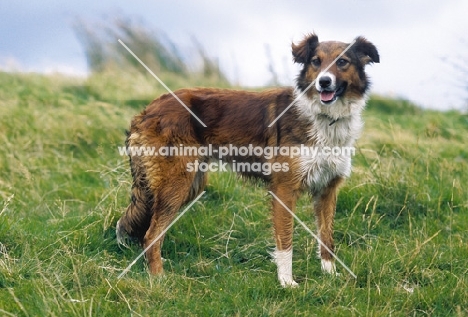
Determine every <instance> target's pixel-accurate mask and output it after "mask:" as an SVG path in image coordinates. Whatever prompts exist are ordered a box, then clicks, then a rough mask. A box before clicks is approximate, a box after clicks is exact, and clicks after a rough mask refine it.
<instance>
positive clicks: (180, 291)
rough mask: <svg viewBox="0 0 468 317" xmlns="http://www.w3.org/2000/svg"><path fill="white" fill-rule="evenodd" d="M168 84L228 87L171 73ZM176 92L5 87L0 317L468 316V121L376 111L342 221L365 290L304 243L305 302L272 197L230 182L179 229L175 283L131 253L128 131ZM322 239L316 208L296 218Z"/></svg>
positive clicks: (105, 78) (399, 109) (115, 81)
mask: <svg viewBox="0 0 468 317" xmlns="http://www.w3.org/2000/svg"><path fill="white" fill-rule="evenodd" d="M162 77H163V79H164V81H165V82H166V84H167V85H168V86H169V87H171V88H173V89H175V88H177V87H182V86H194V85H206V86H212V85H216V82H209V81H206V80H203V79H190V78H189V79H181V78H180V77H175V76H171V75H169V74H166V75H164V76H162ZM162 92H164V91H163V88H161V87H160V86H159V84H158V83H157V82H156V81H155V80H154V79H152V78H151V77H148V76H146V75H144V74H143V73H138V72H134V71H132V72H131V73H126V72H124V71H107V72H104V73H101V74H99V75H93V76H92V77H90V78H88V79H74V78H66V77H62V76H58V75H57V76H41V75H33V74H26V75H25V74H6V73H0V139H1V144H2V145H3V146H2V148H1V149H0V315H2V316H130V315H131V316H140V315H141V316H173V315H174V316H178V315H180V316H220V315H222V316H232V315H233V316H296V315H298V316H312V315H318V316H363V315H364V316H367V315H370V316H389V315H392V316H408V315H410V316H416V315H417V316H426V315H428V316H429V315H430V316H466V315H468V285H467V284H468V281H467V273H468V272H467V271H468V244H467V241H468V212H467V211H468V197H467V193H466V184H467V183H468V149H467V147H466V145H467V144H468V117H467V116H466V115H462V114H460V113H457V112H447V113H441V112H434V111H422V110H420V109H418V108H416V107H414V106H413V105H411V104H410V103H408V102H406V101H401V100H390V99H383V98H373V99H372V100H371V101H370V103H369V107H368V109H367V110H366V112H365V121H366V126H365V130H364V133H363V136H362V138H361V139H360V141H359V143H358V151H357V155H356V157H355V158H354V172H353V175H352V177H351V178H350V180H349V181H348V182H347V183H346V185H345V186H344V187H343V189H342V191H341V193H340V197H339V203H338V208H337V209H338V210H337V215H336V225H335V226H336V231H335V239H336V244H337V254H338V256H339V257H340V258H341V259H342V260H343V261H344V262H345V263H346V264H348V265H349V266H350V268H351V269H352V270H353V271H354V272H355V273H356V274H357V276H358V278H357V279H354V278H352V277H351V276H350V275H349V274H348V273H347V272H346V271H345V270H344V269H342V268H341V267H338V270H339V271H340V272H341V276H340V277H338V278H333V277H329V276H325V275H323V274H322V273H321V272H320V264H319V260H318V259H317V258H316V247H317V246H316V242H315V241H314V240H313V239H312V237H310V236H309V234H308V233H307V232H305V231H304V230H303V229H302V228H300V227H299V226H296V229H295V232H294V239H295V241H294V250H295V255H294V275H295V278H296V281H298V282H299V283H300V287H299V288H297V289H282V288H281V287H280V286H279V283H278V282H277V280H276V273H275V265H274V264H273V263H272V262H271V261H270V256H269V254H268V252H269V251H271V250H272V248H273V239H272V236H271V226H270V222H269V218H270V215H269V211H268V210H269V207H270V197H268V196H267V195H266V191H265V189H264V188H263V186H261V185H254V184H246V183H243V182H240V181H237V180H236V177H235V176H234V175H232V174H228V173H214V174H212V175H211V176H210V184H209V186H208V188H207V194H205V196H204V197H203V198H202V199H201V200H200V201H199V202H198V203H196V204H195V205H194V207H193V208H192V209H191V210H190V211H189V212H188V213H187V214H186V215H185V216H184V217H183V218H182V219H181V220H180V221H179V222H178V223H177V224H176V225H175V226H174V227H173V228H172V229H171V230H170V231H169V233H168V235H167V237H166V240H165V245H164V250H163V256H164V257H165V258H167V261H166V262H165V269H166V272H167V274H166V276H165V277H163V278H154V277H151V276H149V275H148V273H147V271H146V268H145V263H144V261H142V260H140V261H139V262H138V263H137V264H136V265H135V266H134V267H133V268H132V269H131V271H130V272H129V273H128V274H127V275H126V276H125V277H124V278H123V279H122V280H120V281H119V280H117V276H118V274H119V273H120V272H122V270H123V269H124V268H125V267H126V266H127V265H128V264H129V263H130V262H131V261H132V260H133V259H134V258H135V257H136V255H137V254H138V253H139V252H140V249H139V248H137V247H135V248H134V249H133V250H122V249H120V248H119V247H118V246H117V244H116V241H115V233H114V229H115V223H116V221H117V219H118V218H119V217H120V215H121V214H122V213H123V212H124V210H125V208H126V206H127V204H128V202H129V189H130V172H129V168H128V163H127V158H126V157H121V156H119V155H118V151H117V146H120V145H123V142H124V130H125V129H126V128H128V125H129V122H130V119H131V117H132V116H133V115H135V114H136V113H138V112H139V111H140V110H141V109H143V108H144V106H145V105H146V104H147V103H148V101H149V100H151V99H153V98H154V97H156V96H158V95H159V94H160V93H162ZM297 214H298V216H299V217H300V218H301V219H303V220H304V221H305V222H306V223H307V224H308V225H309V226H310V227H311V228H312V229H314V228H315V222H314V219H313V216H312V213H311V205H310V202H309V199H308V197H303V198H302V199H301V201H300V203H299V205H298V208H297Z"/></svg>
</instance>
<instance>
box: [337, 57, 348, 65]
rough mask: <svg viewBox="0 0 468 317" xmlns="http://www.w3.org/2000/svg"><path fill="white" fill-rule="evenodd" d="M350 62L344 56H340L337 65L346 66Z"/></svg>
mask: <svg viewBox="0 0 468 317" xmlns="http://www.w3.org/2000/svg"><path fill="white" fill-rule="evenodd" d="M348 64H349V62H348V61H347V60H345V59H344V58H340V59H339V60H338V61H337V62H336V65H338V67H345V66H346V65H348Z"/></svg>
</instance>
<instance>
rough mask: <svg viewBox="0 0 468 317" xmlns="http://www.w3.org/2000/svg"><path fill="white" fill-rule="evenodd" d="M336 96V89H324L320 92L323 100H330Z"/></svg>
mask: <svg viewBox="0 0 468 317" xmlns="http://www.w3.org/2000/svg"><path fill="white" fill-rule="evenodd" d="M333 97H335V92H334V91H322V92H321V93H320V99H321V100H322V101H330V100H332V99H333Z"/></svg>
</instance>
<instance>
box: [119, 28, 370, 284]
mask: <svg viewBox="0 0 468 317" xmlns="http://www.w3.org/2000/svg"><path fill="white" fill-rule="evenodd" d="M348 45H349V44H347V43H342V42H319V40H318V37H317V36H316V35H315V34H310V35H308V36H306V37H305V38H304V39H303V40H302V41H301V42H300V43H298V44H292V55H293V60H294V62H296V63H299V64H302V65H303V68H302V70H301V72H300V74H299V76H298V78H297V84H296V87H295V88H291V87H286V88H277V89H271V90H266V91H263V92H248V91H237V90H227V89H215V88H191V89H181V90H178V91H176V92H175V94H176V95H177V97H178V98H179V99H180V100H181V101H182V102H183V103H184V104H185V105H187V107H188V108H189V109H190V110H191V111H192V112H193V113H194V114H195V115H196V116H197V117H198V118H199V119H201V121H203V122H204V123H205V124H206V127H204V126H203V125H202V124H201V123H200V122H199V121H198V120H197V119H196V118H195V117H194V116H192V115H191V114H190V113H189V112H188V111H187V110H186V109H185V108H184V107H183V106H182V105H181V104H180V103H179V101H177V100H176V99H175V98H174V97H173V96H172V95H170V94H165V95H162V96H161V97H159V98H158V99H155V100H154V101H152V102H151V104H150V105H149V106H148V107H147V108H146V109H145V110H143V112H141V113H140V114H139V115H137V116H135V117H134V118H133V120H132V123H131V128H130V131H129V133H128V137H127V140H126V145H127V147H150V146H151V147H165V146H166V147H167V146H178V145H184V146H198V147H200V146H206V145H212V146H214V147H220V146H224V145H234V146H238V147H241V146H247V145H250V146H254V147H282V146H299V145H304V146H308V147H318V148H324V147H329V148H333V147H350V146H353V144H354V142H355V141H356V139H357V138H358V137H359V134H360V131H361V128H362V125H363V124H362V121H361V112H362V110H363V108H364V106H365V103H366V92H367V91H368V89H369V80H368V78H367V76H366V73H365V71H364V68H365V66H366V65H367V64H369V63H378V62H379V54H378V52H377V49H376V47H375V46H374V45H373V44H372V43H370V42H369V41H367V40H366V39H365V38H363V37H358V38H356V39H355V42H354V44H353V45H352V46H351V47H349V49H348V50H346V49H347V48H348ZM345 50H346V52H344V51H345ZM343 52H344V54H343ZM340 55H341V56H340ZM335 59H336V61H335ZM312 83H314V84H313V85H312V86H311V87H310V89H308V90H307V87H308V86H309V85H310V84H312ZM295 99H297V100H296V101H295ZM293 102H294V104H293V106H292V107H291V108H290V109H288V111H286V112H285V113H284V114H283V115H282V116H281V117H280V118H279V119H278V120H277V121H275V123H274V124H273V125H272V126H271V127H269V125H270V123H272V122H273V121H274V120H275V119H276V118H278V116H279V115H280V114H281V113H282V112H283V111H284V110H285V109H286V108H287V107H288V106H289V105H290V104H291V103H293ZM210 159H217V157H216V156H215V157H209V155H199V154H197V155H192V156H155V155H148V156H144V155H143V156H138V155H135V156H130V166H131V172H132V176H133V185H132V194H131V203H130V205H129V206H128V209H127V211H126V212H125V214H124V215H123V216H122V217H121V219H120V220H119V221H118V223H117V228H116V231H117V238H118V241H119V243H125V241H126V240H127V239H128V238H134V239H137V240H138V241H139V242H140V243H141V245H142V246H143V247H147V246H148V245H149V244H150V243H151V242H152V241H153V239H155V238H156V237H157V236H158V235H160V233H161V232H162V231H163V230H164V229H165V228H166V227H167V226H168V225H169V224H170V223H171V221H172V220H173V219H174V217H175V215H176V214H177V212H178V211H179V210H180V208H181V207H182V206H184V205H185V204H187V203H189V202H190V201H191V200H193V199H194V198H195V197H197V195H198V194H200V193H201V192H202V191H203V189H204V187H205V184H206V180H207V177H206V174H205V173H204V172H202V171H200V170H198V171H196V170H193V169H188V168H187V166H188V165H190V164H193V163H194V162H195V161H196V160H197V161H198V162H208V161H209V160H210ZM225 159H227V161H230V162H233V161H237V162H250V163H253V162H259V163H272V164H274V163H280V164H281V165H280V166H287V167H288V168H287V169H281V170H280V171H277V172H273V173H271V174H268V175H265V173H262V172H258V171H244V172H242V173H241V174H244V175H247V176H249V177H257V178H261V179H263V180H264V181H265V182H266V184H268V186H269V189H270V190H271V191H272V192H273V193H274V194H275V195H276V196H277V197H278V198H279V200H281V201H282V202H283V203H284V204H285V205H286V206H287V207H288V208H289V209H290V210H292V211H294V208H295V204H296V200H297V198H298V197H299V195H300V194H301V193H303V192H308V193H310V194H311V196H312V197H313V201H314V211H315V216H316V222H317V228H318V236H319V237H320V239H321V240H322V241H323V243H324V244H325V245H326V246H327V247H328V248H329V249H330V250H332V251H333V250H334V244H333V237H332V235H333V218H334V214H335V207H336V200H337V192H338V187H339V185H340V184H341V183H342V182H343V180H344V179H345V178H346V177H348V176H349V175H350V173H351V157H350V156H349V155H348V156H346V155H313V156H307V155H295V156H286V155H274V156H273V157H269V158H266V157H262V156H255V155H252V156H249V157H241V156H240V155H239V156H236V155H233V156H230V157H228V158H225ZM272 204H273V226H274V238H275V240H276V249H275V251H274V252H273V257H274V260H275V262H276V264H277V267H278V279H279V281H280V283H281V285H283V286H295V285H297V283H296V282H295V281H294V279H293V275H292V235H293V217H292V216H291V214H290V213H289V212H288V211H287V210H285V208H284V207H283V206H282V205H281V203H280V202H279V201H278V200H276V199H273V203H272ZM163 239H164V237H163V238H161V239H160V240H159V241H158V242H157V243H155V244H154V245H153V246H152V247H151V248H150V249H149V250H148V251H147V253H146V258H147V260H148V264H149V270H150V272H151V273H152V274H161V273H162V272H163V263H162V260H161V245H162V242H163ZM319 254H320V257H321V261H322V269H323V270H324V271H326V272H328V273H335V265H334V259H333V257H332V256H331V254H330V253H329V252H328V251H327V250H326V249H325V248H324V247H323V246H319Z"/></svg>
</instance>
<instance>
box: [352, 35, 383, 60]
mask: <svg viewBox="0 0 468 317" xmlns="http://www.w3.org/2000/svg"><path fill="white" fill-rule="evenodd" d="M355 41H356V42H355V43H354V45H353V46H354V51H355V52H356V53H357V55H358V57H359V59H360V60H361V62H362V64H363V65H366V64H369V63H380V56H379V52H377V48H376V47H375V45H374V44H372V43H371V42H369V41H368V40H367V39H366V38H364V37H362V36H359V37H357V38H356V39H355Z"/></svg>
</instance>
